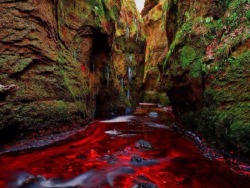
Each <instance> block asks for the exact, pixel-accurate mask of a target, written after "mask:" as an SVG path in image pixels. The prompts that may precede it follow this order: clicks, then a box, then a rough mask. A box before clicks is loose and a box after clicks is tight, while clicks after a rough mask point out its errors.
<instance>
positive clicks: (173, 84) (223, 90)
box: [146, 0, 250, 155]
mask: <svg viewBox="0 0 250 188" xmlns="http://www.w3.org/2000/svg"><path fill="white" fill-rule="evenodd" d="M165 2H166V4H165V6H164V7H165V15H164V16H165V19H162V20H161V21H163V22H164V24H165V28H166V37H167V39H164V41H165V42H166V45H165V47H166V48H168V49H167V51H166V52H164V59H163V60H162V61H160V62H159V63H157V64H156V65H157V66H153V67H152V69H159V72H160V74H158V73H157V74H158V76H159V77H160V78H159V83H160V84H159V85H160V86H159V87H158V92H161V91H165V92H166V93H167V94H168V96H169V98H170V101H171V103H172V105H173V107H174V110H175V112H176V113H177V114H180V116H181V118H182V120H183V122H184V124H185V125H186V126H187V127H188V128H189V129H192V130H193V131H197V132H199V133H202V135H203V136H204V137H205V138H206V139H208V140H209V141H210V142H211V143H213V144H215V145H216V146H219V147H221V148H223V149H225V150H227V151H231V150H233V151H234V152H235V151H236V152H238V153H244V154H247V155H249V154H250V142H249V140H250V136H249V135H250V134H249V131H250V119H249V117H250V116H249V115H248V114H249V113H250V108H249V104H250V101H249V97H250V87H249V75H250V74H249V62H250V58H249V51H250V48H249V37H250V32H249V29H250V28H249V25H250V24H249V11H250V10H249V7H250V4H249V3H250V2H249V1H248V0H226V1H214V0H209V1H204V0H198V1H197V0H196V1H192V0H191V1H180V0H169V1H165ZM160 3H161V1H159V2H158V5H156V6H155V7H157V6H160ZM152 11H154V12H153V13H152ZM159 14H160V13H159V9H151V11H149V12H148V14H146V17H147V16H150V18H149V19H154V18H155V16H154V15H159ZM156 17H157V16H156ZM159 25H160V24H159ZM161 38H162V37H161ZM150 42H151V40H150V38H148V39H147V44H148V43H150ZM158 44H159V45H160V44H161V43H158ZM161 46H162V45H161ZM156 54H157V53H153V55H156ZM150 55H152V54H150V52H149V51H147V53H146V57H149V56H150ZM150 62H151V63H152V62H155V58H154V60H152V61H150ZM152 65H153V63H152ZM146 72H147V70H146Z"/></svg>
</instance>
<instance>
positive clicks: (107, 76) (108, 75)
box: [106, 66, 110, 88]
mask: <svg viewBox="0 0 250 188" xmlns="http://www.w3.org/2000/svg"><path fill="white" fill-rule="evenodd" d="M106 80H107V88H109V80H110V73H109V66H106Z"/></svg>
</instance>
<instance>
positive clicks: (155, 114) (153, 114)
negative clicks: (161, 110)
mask: <svg viewBox="0 0 250 188" xmlns="http://www.w3.org/2000/svg"><path fill="white" fill-rule="evenodd" d="M148 116H149V117H151V118H157V117H158V113H157V112H150V113H149V114H148Z"/></svg>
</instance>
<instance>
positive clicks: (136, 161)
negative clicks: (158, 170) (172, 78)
mask: <svg viewBox="0 0 250 188" xmlns="http://www.w3.org/2000/svg"><path fill="white" fill-rule="evenodd" d="M157 163H158V161H157V160H146V159H144V158H142V157H141V156H139V155H134V156H133V157H132V158H131V164H132V165H135V166H151V165H155V164H157Z"/></svg>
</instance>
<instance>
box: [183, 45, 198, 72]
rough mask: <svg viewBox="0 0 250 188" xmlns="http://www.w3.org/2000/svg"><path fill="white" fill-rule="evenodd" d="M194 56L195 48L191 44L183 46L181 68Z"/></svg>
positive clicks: (186, 65) (185, 66)
mask: <svg viewBox="0 0 250 188" xmlns="http://www.w3.org/2000/svg"><path fill="white" fill-rule="evenodd" d="M195 58H196V52H195V49H194V48H193V47H191V46H184V47H183V48H182V49H181V54H180V61H181V66H182V67H183V68H187V67H188V66H189V65H190V64H191V63H192V62H193V61H194V59H195Z"/></svg>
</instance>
